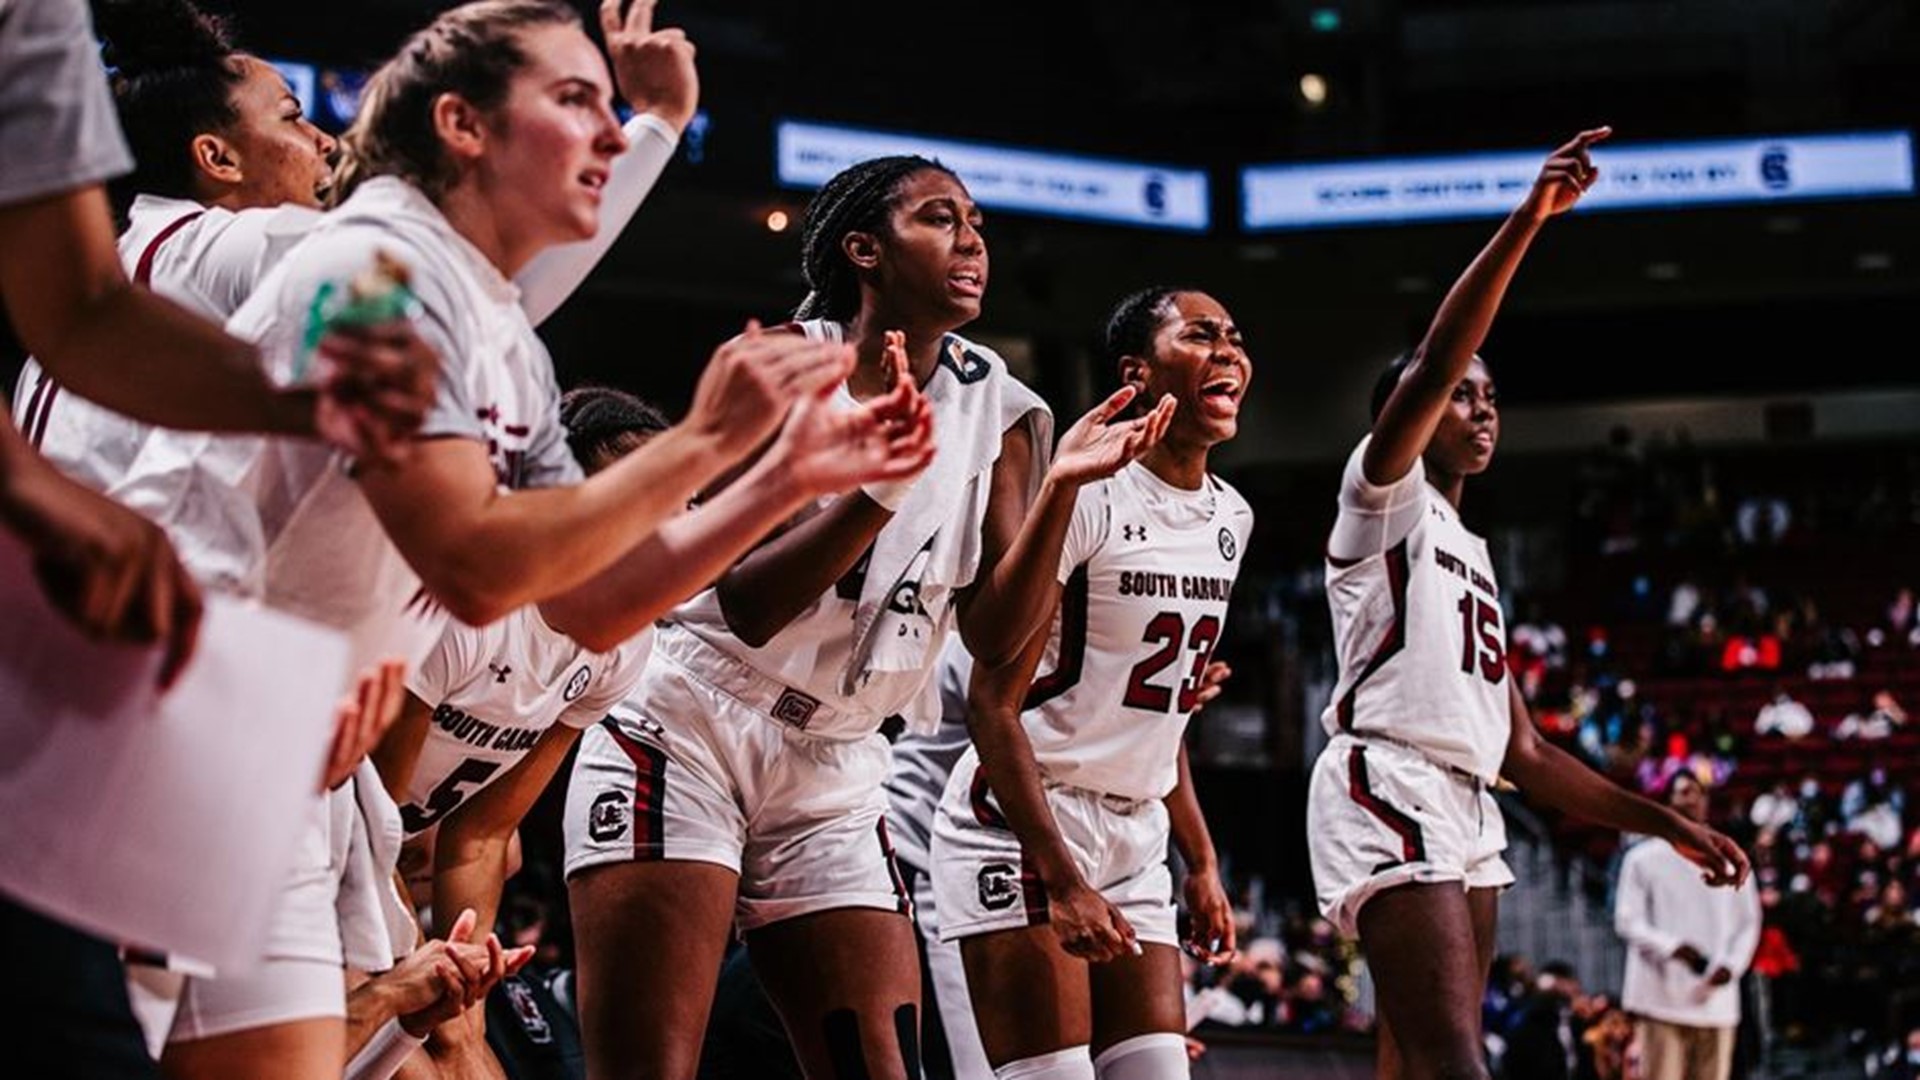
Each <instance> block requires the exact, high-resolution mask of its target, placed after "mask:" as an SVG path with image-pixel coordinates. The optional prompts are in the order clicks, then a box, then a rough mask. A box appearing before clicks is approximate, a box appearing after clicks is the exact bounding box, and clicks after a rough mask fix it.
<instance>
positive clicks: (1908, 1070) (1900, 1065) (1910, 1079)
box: [1880, 1027, 1920, 1080]
mask: <svg viewBox="0 0 1920 1080" xmlns="http://www.w3.org/2000/svg"><path fill="white" fill-rule="evenodd" d="M1880 1075H1881V1077H1883V1078H1884V1080H1920V1027H1917V1028H1914V1029H1913V1030H1912V1031H1909V1032H1907V1040H1906V1046H1904V1047H1903V1048H1901V1050H1900V1051H1899V1052H1898V1053H1896V1054H1895V1056H1894V1058H1893V1060H1892V1061H1890V1062H1887V1063H1886V1068H1885V1069H1883V1070H1882V1071H1881V1073H1880Z"/></svg>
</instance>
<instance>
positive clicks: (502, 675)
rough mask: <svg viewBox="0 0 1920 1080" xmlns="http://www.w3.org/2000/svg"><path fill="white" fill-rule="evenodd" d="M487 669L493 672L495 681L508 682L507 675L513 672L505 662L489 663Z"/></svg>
mask: <svg viewBox="0 0 1920 1080" xmlns="http://www.w3.org/2000/svg"><path fill="white" fill-rule="evenodd" d="M487 670H488V671H491V672H493V681H494V682H497V683H503V682H506V681H507V676H509V675H511V674H513V669H512V668H510V667H508V666H506V665H505V664H488V665H487Z"/></svg>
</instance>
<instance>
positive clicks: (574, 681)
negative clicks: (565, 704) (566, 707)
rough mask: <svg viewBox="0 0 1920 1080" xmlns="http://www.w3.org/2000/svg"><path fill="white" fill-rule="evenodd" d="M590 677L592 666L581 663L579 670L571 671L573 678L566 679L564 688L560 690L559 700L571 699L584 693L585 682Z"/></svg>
mask: <svg viewBox="0 0 1920 1080" xmlns="http://www.w3.org/2000/svg"><path fill="white" fill-rule="evenodd" d="M592 678H593V668H592V666H591V665H588V664H581V665H580V670H579V671H576V672H574V673H573V678H571V679H568V680H567V685H566V688H565V689H563V690H561V691H560V698H561V700H563V701H572V700H574V699H576V698H578V697H579V696H580V695H581V694H584V693H586V692H587V683H588V681H589V680H591V679H592Z"/></svg>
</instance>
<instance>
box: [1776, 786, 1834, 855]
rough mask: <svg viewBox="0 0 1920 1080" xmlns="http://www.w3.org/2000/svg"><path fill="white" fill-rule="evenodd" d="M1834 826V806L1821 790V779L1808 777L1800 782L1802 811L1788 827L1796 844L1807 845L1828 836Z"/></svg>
mask: <svg viewBox="0 0 1920 1080" xmlns="http://www.w3.org/2000/svg"><path fill="white" fill-rule="evenodd" d="M1832 824H1833V805H1832V801H1831V800H1830V799H1828V798H1827V795H1826V793H1825V792H1824V791H1822V790H1821V789H1820V779H1819V777H1816V776H1813V775H1808V776H1806V777H1804V778H1803V779H1801V781H1800V810H1799V813H1798V814H1797V815H1795V817H1794V819H1793V824H1792V825H1790V826H1788V827H1787V834H1788V835H1789V836H1790V837H1792V838H1793V840H1794V841H1795V842H1796V843H1802V844H1804V843H1807V842H1809V841H1812V840H1818V839H1819V838H1821V837H1823V836H1825V835H1827V832H1828V831H1829V830H1830V829H1831V828H1832Z"/></svg>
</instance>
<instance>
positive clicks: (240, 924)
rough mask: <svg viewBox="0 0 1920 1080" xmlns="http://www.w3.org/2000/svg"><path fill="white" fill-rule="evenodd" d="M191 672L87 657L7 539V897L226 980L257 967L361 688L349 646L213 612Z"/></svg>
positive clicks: (129, 654)
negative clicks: (172, 680) (352, 686)
mask: <svg viewBox="0 0 1920 1080" xmlns="http://www.w3.org/2000/svg"><path fill="white" fill-rule="evenodd" d="M206 604H207V610H206V617H205V619H204V621H203V622H202V623H201V625H200V643H199V647H198V649H197V650H196V652H195V654H194V657H193V661H192V664H191V666H190V667H188V669H187V671H186V672H185V674H184V675H182V676H181V678H180V680H179V682H178V683H176V685H175V686H174V687H173V689H172V690H170V691H168V692H167V693H166V695H165V696H164V697H161V696H160V695H159V691H158V685H157V681H156V680H157V676H158V671H159V663H160V657H159V652H158V650H157V649H152V648H144V649H143V648H136V647H131V646H117V645H102V644H97V643H95V642H91V641H89V640H87V639H86V638H85V637H84V636H83V635H82V634H81V633H80V632H79V631H78V630H77V629H75V628H74V627H73V626H72V625H71V624H69V623H68V622H67V621H66V619H65V618H64V617H63V616H61V615H60V614H59V613H58V612H56V611H55V610H54V609H53V608H52V607H50V606H49V605H48V604H47V603H46V601H45V600H44V599H43V598H42V596H41V595H40V591H39V587H38V585H37V583H36V582H35V580H34V578H33V576H32V572H31V568H30V563H29V561H28V557H27V555H26V552H25V550H24V549H23V548H22V547H21V545H20V544H19V543H18V542H17V541H15V540H14V539H13V538H11V537H7V536H4V534H0V613H4V614H0V822H3V823H4V831H3V832H0V836H3V837H4V839H0V893H5V894H7V895H8V896H9V897H11V898H13V899H14V900H16V901H18V902H20V903H22V904H25V905H27V906H29V907H32V908H36V909H38V910H40V911H43V912H45V913H47V914H48V915H51V916H52V917H54V918H57V919H59V920H60V921H62V922H66V923H69V924H71V925H73V926H76V927H78V928H80V929H83V930H86V931H89V932H91V933H94V934H97V935H99V936H101V937H104V938H107V939H108V940H111V941H116V942H122V943H132V944H137V945H141V946H145V947H150V948H157V949H164V950H166V951H168V952H174V953H183V954H186V955H188V956H191V957H194V958H196V959H198V960H202V961H205V962H207V963H210V964H212V965H213V966H214V967H216V968H218V969H220V970H221V971H223V972H238V971H241V970H244V969H245V968H246V967H248V966H249V965H251V964H252V963H253V962H254V961H256V960H257V959H258V958H259V956H260V953H261V951H262V949H263V948H264V946H265V941H266V930H267V920H268V917H269V915H270V914H271V912H272V906H273V903H274V901H275V899H276V898H277V897H278V895H279V893H280V889H281V886H282V885H283V884H284V881H285V878H286V875H287V873H288V870H289V868H290V864H291V861H292V858H293V855H294V850H295V847H296V846H297V842H298V840H299V837H300V835H301V829H302V827H303V825H304V822H305V821H306V818H307V816H308V814H309V812H310V808H311V806H312V803H313V799H314V796H315V793H316V791H317V790H318V786H319V783H320V773H321V769H322V767H323V765H324V763H325V755H326V752H327V748H328V745H329V743H330V741H331V739H332V734H333V710H334V705H335V703H336V702H337V700H338V699H339V697H340V695H341V693H342V690H343V688H344V687H345V685H346V678H345V676H346V665H347V645H346V641H345V639H344V638H343V637H342V636H341V635H340V634H338V633H335V632H334V631H331V630H326V629H322V628H320V627H317V626H314V625H313V624H311V623H307V622H305V621H302V620H299V619H295V618H293V617H291V616H288V615H284V614H281V613H279V612H274V611H269V610H265V609H262V608H260V607H257V606H255V605H251V604H247V603H243V602H241V601H237V600H233V599H229V598H226V597H222V596H214V595H209V596H208V597H207V598H206Z"/></svg>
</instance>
